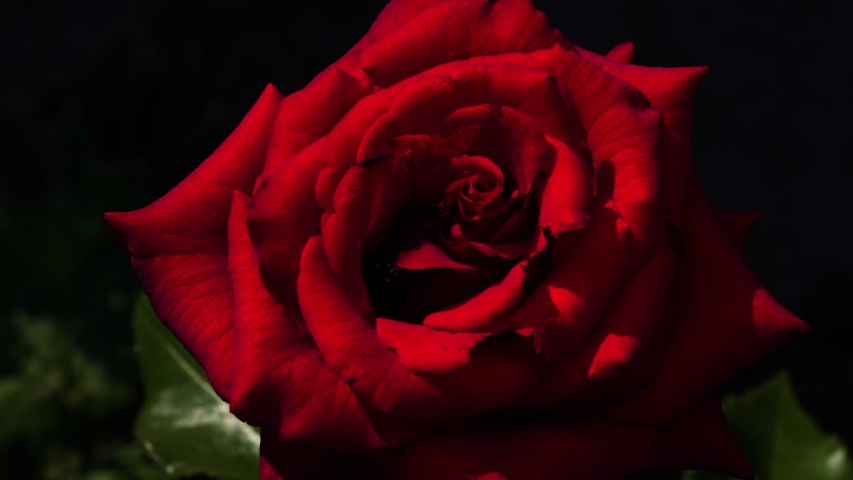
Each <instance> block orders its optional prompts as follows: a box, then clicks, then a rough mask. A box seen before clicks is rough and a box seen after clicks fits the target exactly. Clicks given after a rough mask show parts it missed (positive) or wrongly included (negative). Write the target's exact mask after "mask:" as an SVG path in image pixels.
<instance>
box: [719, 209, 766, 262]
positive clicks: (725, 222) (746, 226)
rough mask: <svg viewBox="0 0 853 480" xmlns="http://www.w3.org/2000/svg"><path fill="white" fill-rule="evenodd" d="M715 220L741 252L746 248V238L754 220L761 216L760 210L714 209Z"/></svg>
mask: <svg viewBox="0 0 853 480" xmlns="http://www.w3.org/2000/svg"><path fill="white" fill-rule="evenodd" d="M714 215H715V216H716V217H717V221H719V222H720V225H721V226H722V227H723V229H724V230H725V231H726V236H728V237H729V239H731V241H732V242H734V244H735V246H736V247H737V248H738V250H740V251H741V252H743V250H744V249H745V248H746V240H747V238H748V237H749V232H750V230H752V226H753V225H754V224H755V221H756V220H758V218H759V217H760V216H761V212H735V211H731V210H719V209H714Z"/></svg>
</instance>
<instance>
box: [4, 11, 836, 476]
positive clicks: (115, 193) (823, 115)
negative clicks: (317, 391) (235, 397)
mask: <svg viewBox="0 0 853 480" xmlns="http://www.w3.org/2000/svg"><path fill="white" fill-rule="evenodd" d="M384 3H385V2H384V1H383V0H379V1H375V0H371V1H359V2H350V3H348V4H344V3H341V4H339V3H337V2H330V1H318V0H314V1H311V2H301V1H300V2H296V1H290V0H278V1H246V0H242V1H231V2H225V1H210V0H207V1H179V0H173V1H153V0H152V1H141V0H134V1H130V0H128V1H123V2H114V1H108V0H103V1H95V0H88V1H87V0H67V1H62V2H58V1H33V2H14V3H11V2H4V4H3V6H2V7H0V477H3V478H45V479H90V480H108V479H113V478H160V477H161V475H160V474H159V473H158V471H157V470H156V469H155V468H154V467H153V466H152V464H151V463H150V462H149V461H148V459H147V458H146V456H145V453H144V450H143V449H142V447H141V446H139V445H137V444H136V443H135V442H134V441H133V436H132V430H131V425H132V422H133V419H134V416H135V413H136V411H137V409H138V408H139V406H140V404H141V398H142V391H141V387H140V383H139V375H138V372H137V370H136V365H135V360H134V357H133V353H132V339H131V336H130V328H129V318H130V305H131V302H132V300H133V298H134V296H135V294H136V292H137V291H138V290H139V286H138V283H137V280H136V278H135V276H134V274H133V272H132V271H131V268H130V265H129V261H128V260H129V258H128V255H127V254H126V253H125V252H124V251H122V250H121V249H120V248H119V247H118V245H117V243H116V242H115V240H114V239H113V238H112V236H111V235H110V233H109V232H108V230H107V228H106V226H105V224H104V223H103V221H102V215H103V212H105V211H111V210H116V211H122V210H131V209H135V208H140V207H143V206H145V205H147V204H149V203H150V202H152V201H153V200H155V199H156V198H158V197H159V196H161V195H162V194H164V193H165V192H166V191H168V190H169V188H171V187H172V186H174V185H175V184H176V183H177V182H178V181H180V180H181V179H183V178H184V177H185V176H186V175H187V174H188V173H189V172H190V171H192V169H193V168H195V166H196V165H197V164H198V163H200V162H201V161H202V160H203V159H204V158H205V157H206V156H207V155H208V154H209V153H210V152H212V151H213V149H214V148H215V147H216V146H217V145H218V144H219V143H220V142H221V141H222V140H223V139H224V138H225V137H226V136H227V135H228V133H230V131H231V130H232V129H233V128H234V127H235V126H236V124H237V123H238V122H239V120H240V119H241V118H242V116H243V115H244V114H245V113H246V112H247V111H248V109H249V107H250V106H251V105H252V103H253V102H254V100H255V99H256V98H257V97H258V96H259V95H260V93H261V91H262V89H263V88H264V86H265V85H266V84H267V83H270V82H271V83H273V84H275V85H276V86H277V87H278V88H279V90H280V91H282V92H283V93H285V94H286V93H290V92H292V91H294V90H297V89H299V88H301V87H302V86H304V85H305V84H306V83H307V82H308V81H310V80H311V78H313V76H314V75H316V74H317V73H319V72H320V71H321V70H322V69H323V68H324V67H326V66H327V65H328V64H330V63H331V62H333V61H334V60H336V59H337V58H338V57H339V56H341V55H342V54H343V53H344V52H345V51H346V50H347V49H348V48H349V47H350V46H351V45H352V44H353V43H355V42H356V41H357V40H358V39H359V38H360V37H361V36H362V35H363V34H364V33H365V32H366V30H367V28H368V26H369V25H370V23H371V22H372V20H373V19H374V18H375V16H376V15H377V14H378V13H379V11H380V10H381V8H382V7H383V6H384ZM535 3H536V4H537V5H538V6H539V8H541V9H542V10H543V11H544V12H545V13H546V14H547V15H548V16H549V17H550V19H551V21H552V22H553V23H554V24H555V26H557V27H558V28H560V29H561V30H562V31H563V32H564V33H565V34H566V35H567V36H568V37H569V39H571V40H572V41H573V42H575V43H576V44H578V45H581V46H583V47H585V48H589V49H592V50H595V51H599V52H602V53H603V52H606V51H607V50H609V49H610V48H611V47H613V46H614V45H616V44H617V43H619V42H622V41H625V40H631V41H633V42H634V43H635V45H636V49H637V58H636V59H637V62H638V63H641V64H645V65H661V66H679V65H709V66H710V67H711V74H710V76H709V77H708V79H707V80H706V81H705V83H704V85H703V86H702V88H701V89H700V91H699V95H698V98H697V102H696V122H695V139H694V146H693V151H694V153H695V156H696V162H697V164H698V168H699V172H700V175H701V177H702V181H703V184H704V185H705V187H706V190H707V192H708V195H709V196H710V198H711V200H712V202H713V203H714V205H715V206H717V207H720V208H728V209H739V210H761V211H762V212H764V215H763V217H762V218H761V220H759V222H758V224H757V225H756V227H755V230H754V232H753V235H752V237H751V239H750V243H749V247H748V249H747V254H746V256H747V261H748V263H749V264H750V266H751V267H752V268H753V270H754V271H755V272H756V274H757V275H758V277H759V279H760V280H761V281H762V282H763V284H764V285H765V286H766V287H767V288H768V289H769V290H770V292H771V293H772V294H773V295H774V296H775V297H776V298H777V299H778V300H779V301H780V302H781V303H782V304H783V305H785V306H786V307H788V308H789V309H790V310H791V311H793V312H794V313H795V314H797V315H798V316H800V317H801V318H803V319H805V320H806V321H807V322H809V323H810V324H811V325H812V326H813V328H814V329H813V332H812V333H811V334H809V335H808V336H806V337H804V338H801V339H798V340H796V341H794V342H792V343H791V344H790V345H789V346H788V347H786V348H784V349H783V350H782V351H781V352H779V353H777V354H774V355H773V356H771V357H769V358H768V359H766V360H763V361H762V362H760V363H759V364H758V365H756V366H754V367H752V368H750V369H749V370H747V371H746V372H744V373H742V374H740V375H739V376H737V377H736V378H735V379H733V380H732V381H731V382H730V383H729V384H728V385H726V386H725V388H724V390H725V391H741V390H743V389H744V388H747V387H748V386H750V385H755V384H757V383H758V382H760V381H761V380H762V379H764V378H766V377H767V376H768V375H770V374H772V373H773V372H774V371H776V370H777V369H779V368H782V367H785V368H787V369H789V371H790V372H791V373H792V376H793V380H794V385H795V387H796V391H797V393H798V395H799V398H800V400H801V402H802V403H803V405H804V406H805V407H806V409H807V410H808V411H809V412H810V413H811V414H812V415H813V416H814V417H815V418H816V420H817V421H818V423H819V424H820V426H821V427H822V428H824V429H825V430H827V431H830V432H835V433H838V434H840V435H841V436H842V437H843V438H844V439H845V440H846V441H847V442H848V443H851V442H853V414H851V412H850V409H849V406H850V405H853V390H852V389H851V388H853V347H851V346H850V343H851V340H853V336H851V333H853V323H851V321H853V300H852V299H853V295H851V288H852V287H853V282H851V275H850V272H851V266H853V265H851V262H853V249H851V244H853V227H851V221H853V215H851V213H853V196H851V195H850V193H849V192H850V183H851V181H853V175H851V173H852V172H851V170H853V167H851V163H853V162H851V160H853V155H851V153H853V151H851V141H850V138H851V127H853V122H851V107H853V104H851V87H853V69H851V67H853V56H851V53H850V52H851V48H850V47H851V46H853V45H851V35H850V32H851V29H853V3H851V2H844V1H841V0H839V1H828V0H811V1H808V2H806V1H801V2H799V3H798V4H797V3H789V2H773V1H744V0H723V1H720V0H715V1H701V2H698V1H684V0H647V1H618V2H617V1H607V2H605V1H596V2H581V1H574V2H566V1H558V0H553V1H546V0H538V1H535Z"/></svg>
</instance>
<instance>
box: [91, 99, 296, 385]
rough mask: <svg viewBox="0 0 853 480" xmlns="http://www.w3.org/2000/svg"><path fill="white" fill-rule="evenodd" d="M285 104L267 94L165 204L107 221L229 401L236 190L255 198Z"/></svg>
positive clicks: (158, 306)
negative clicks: (231, 222) (231, 227)
mask: <svg viewBox="0 0 853 480" xmlns="http://www.w3.org/2000/svg"><path fill="white" fill-rule="evenodd" d="M280 100H281V95H280V94H279V93H278V91H277V90H276V89H275V87H273V86H272V85H270V86H268V87H267V89H266V90H265V91H264V93H263V95H261V98H260V99H259V100H258V101H257V103H255V105H254V106H253V107H252V109H251V110H250V111H249V113H248V114H247V115H246V117H245V118H244V119H243V121H242V122H240V125H239V126H238V127H237V128H236V129H235V130H234V132H233V133H232V134H231V135H229V136H228V138H227V139H226V140H225V142H223V143H222V145H221V146H220V147H219V148H217V149H216V151H215V152H213V154H212V155H211V156H210V157H209V158H208V159H207V160H205V161H204V162H203V163H202V164H201V165H200V166H199V167H198V168H197V169H196V170H195V171H194V172H193V173H192V174H190V176H189V177H187V178H186V179H185V180H184V181H182V182H181V183H179V184H178V185H177V186H176V187H175V188H173V189H172V190H171V191H170V192H169V193H167V194H166V195H165V196H163V198H161V199H159V200H157V201H156V202H154V203H152V204H151V205H149V206H148V207H146V208H143V209H141V210H136V211H133V212H127V213H107V214H106V215H105V219H106V221H107V223H108V224H109V226H110V228H111V229H112V230H113V233H114V234H115V235H116V237H117V238H118V239H119V241H121V242H122V243H123V244H124V245H125V247H126V248H127V250H128V251H129V252H130V253H131V255H132V256H133V265H134V268H135V269H136V271H137V273H138V274H139V276H140V278H141V279H142V285H143V288H144V289H145V293H146V294H147V295H148V298H149V299H150V300H151V305H152V306H153V307H154V311H155V312H156V313H157V316H158V317H159V318H160V319H161V320H162V321H163V323H164V324H165V325H166V326H167V327H169V329H170V330H171V331H172V333H174V334H175V336H176V337H178V339H179V340H180V341H181V343H182V344H183V345H184V346H186V347H187V350H189V351H190V353H191V354H192V355H193V356H194V357H195V358H196V359H197V360H198V361H199V363H200V364H201V366H202V368H204V370H205V372H206V373H207V376H208V377H209V378H210V382H211V384H212V385H213V388H214V390H216V393H218V394H219V395H220V396H222V397H223V398H226V399H227V398H228V395H229V383H230V379H231V347H232V338H233V333H232V327H233V323H234V317H233V308H234V304H233V299H232V293H231V281H230V276H229V275H228V257H227V252H228V236H227V231H228V212H229V211H230V205H231V196H232V194H233V192H234V190H239V191H242V192H244V193H250V192H251V191H252V186H253V184H254V181H255V178H256V177H257V176H258V175H259V174H260V173H261V170H262V169H263V165H264V160H265V158H266V152H267V143H268V139H269V135H270V130H271V128H272V122H273V118H274V116H275V113H276V110H277V109H278V105H279V102H280Z"/></svg>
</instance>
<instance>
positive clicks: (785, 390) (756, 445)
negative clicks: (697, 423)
mask: <svg viewBox="0 0 853 480" xmlns="http://www.w3.org/2000/svg"><path fill="white" fill-rule="evenodd" d="M723 409H724V410H725V412H726V419H727V420H728V423H729V427H730V428H731V429H732V432H733V433H734V434H735V437H736V438H737V439H738V442H739V443H740V445H741V447H742V448H743V449H744V452H745V453H746V456H747V458H749V462H750V464H751V465H752V469H753V471H754V472H755V477H756V480H853V464H852V463H851V460H850V455H849V453H848V451H847V448H846V447H845V445H844V444H843V443H842V441H841V440H840V439H839V438H838V437H836V436H834V435H828V434H826V433H824V432H822V431H821V430H820V428H819V427H818V426H817V425H816V424H815V422H814V420H813V419H812V418H811V417H810V416H809V415H808V414H807V413H806V412H805V411H804V410H803V409H802V407H800V405H799V403H798V402H797V398H796V396H795V394H794V390H793V388H792V387H791V379H790V378H789V377H788V374H787V373H784V372H783V373H779V374H777V375H776V376H775V377H773V378H771V379H770V380H769V381H767V382H766V383H764V384H763V385H761V386H759V387H757V388H755V389H753V390H750V391H748V392H746V393H744V394H743V395H731V396H728V397H726V399H725V400H724V401H723ZM684 480H730V477H726V476H723V475H717V474H713V473H709V472H687V473H685V475H684Z"/></svg>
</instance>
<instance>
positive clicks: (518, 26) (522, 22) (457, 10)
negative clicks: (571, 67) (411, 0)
mask: <svg viewBox="0 0 853 480" xmlns="http://www.w3.org/2000/svg"><path fill="white" fill-rule="evenodd" d="M437 25H440V26H441V28H436V26H437ZM555 43H560V44H562V45H566V46H568V45H569V42H568V40H566V39H565V37H563V35H562V34H561V33H560V32H559V31H558V30H556V29H554V28H552V27H551V25H550V23H549V22H548V19H547V18H546V17H545V15H544V14H543V13H542V12H540V11H538V10H536V9H535V8H533V6H532V5H531V4H530V2H529V1H527V0H502V1H499V2H494V1H489V0H457V1H445V2H440V3H437V4H433V5H430V6H429V7H426V8H424V9H423V10H422V11H420V12H419V14H418V15H417V16H415V17H414V18H412V19H411V20H410V21H409V22H408V23H406V24H405V25H401V26H400V27H399V28H398V29H397V30H396V31H395V32H394V33H390V34H389V35H387V36H386V37H384V38H382V39H379V40H377V41H375V42H373V43H372V44H370V45H368V46H367V47H365V49H364V51H362V53H361V65H362V67H363V68H364V71H365V72H366V73H367V75H368V76H369V77H370V79H371V81H372V82H373V83H374V84H376V85H379V86H382V87H388V86H390V85H392V84H394V83H397V82H399V81H401V80H403V79H405V78H409V77H412V76H414V75H416V74H418V73H420V72H423V71H425V70H427V69H429V68H431V67H434V66H436V65H441V64H445V63H447V62H450V61H454V60H464V59H467V58H471V57H476V56H481V55H497V54H502V53H510V52H530V51H533V50H538V49H540V48H548V47H550V46H551V45H553V44H555Z"/></svg>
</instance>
